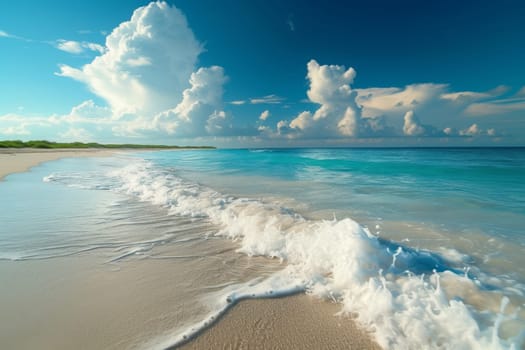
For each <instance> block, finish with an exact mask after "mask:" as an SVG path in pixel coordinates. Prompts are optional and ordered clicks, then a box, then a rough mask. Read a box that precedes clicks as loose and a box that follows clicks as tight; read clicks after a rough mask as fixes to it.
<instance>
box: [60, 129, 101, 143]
mask: <svg viewBox="0 0 525 350" xmlns="http://www.w3.org/2000/svg"><path fill="white" fill-rule="evenodd" d="M58 135H59V137H60V138H61V139H62V140H64V141H66V142H75V141H79V142H89V141H93V135H92V134H91V133H90V132H88V131H87V130H86V129H83V128H73V127H71V128H69V129H68V130H67V131H65V132H63V133H59V134H58Z"/></svg>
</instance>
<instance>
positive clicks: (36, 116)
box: [0, 0, 525, 147]
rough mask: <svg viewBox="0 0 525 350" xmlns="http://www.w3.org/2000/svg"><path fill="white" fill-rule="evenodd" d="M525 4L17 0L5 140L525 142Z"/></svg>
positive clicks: (2, 72)
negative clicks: (524, 19) (66, 0)
mask: <svg viewBox="0 0 525 350" xmlns="http://www.w3.org/2000/svg"><path fill="white" fill-rule="evenodd" d="M523 18H525V2H523V1H520V0H516V1H510V0H499V1H470V0H466V1H448V0H447V1H439V2H437V1H433V2H430V1H428V2H426V1H390V0H384V1H381V0H376V1H366V2H363V1H323V2H319V1H315V2H310V1H295V0H292V1H282V0H281V1H278V0H266V1H261V0H254V1H242V0H222V1H217V0H213V1H212V0H193V1H190V0H184V1H183V0H180V1H167V2H164V1H157V2H148V1H136V0H127V1H116V0H114V1H98V0H91V1H75V2H67V3H66V2H63V1H58V0H53V1H42V0H40V1H35V0H27V1H23V2H22V1H16V2H15V1H9V2H4V3H2V5H1V11H0V52H1V53H2V54H1V55H0V139H21V140H30V139H47V140H53V141H96V142H104V143H122V142H126V143H142V144H144V143H147V144H170V145H183V144H185V145H214V146H219V147H308V146H319V147H344V146H373V147H377V146H379V147H390V146H394V147H397V146H422V147H426V146H525V39H524V38H525V21H523Z"/></svg>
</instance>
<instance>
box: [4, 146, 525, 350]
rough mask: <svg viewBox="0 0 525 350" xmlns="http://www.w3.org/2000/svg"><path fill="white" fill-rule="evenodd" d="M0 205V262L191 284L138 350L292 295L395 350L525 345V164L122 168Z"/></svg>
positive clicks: (285, 156) (498, 152)
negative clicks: (325, 304)
mask: <svg viewBox="0 0 525 350" xmlns="http://www.w3.org/2000/svg"><path fill="white" fill-rule="evenodd" d="M0 198H2V201H1V202H0V222H1V227H0V259H2V260H5V261H10V262H12V263H15V264H16V263H19V262H22V261H25V260H39V259H60V258H61V257H66V256H85V255H90V254H92V255H96V256H97V257H98V258H101V259H102V261H103V263H104V264H110V265H112V266H113V265H115V266H120V267H122V268H125V266H126V264H129V263H131V262H133V263H134V264H141V263H146V262H147V261H151V260H154V259H155V260H159V261H160V260H166V261H169V262H170V263H172V264H173V265H171V266H173V268H174V269H176V270H177V271H186V272H187V273H186V274H184V275H183V276H181V277H180V278H181V282H180V283H179V284H178V287H177V289H178V290H177V292H178V293H180V298H179V299H180V305H177V306H176V307H175V306H174V307H175V309H174V310H175V311H174V313H175V314H178V315H179V316H180V317H176V320H175V321H173V322H172V327H171V329H170V330H168V331H165V332H163V333H162V334H158V335H155V336H151V335H149V336H150V337H151V339H142V340H141V342H139V343H140V345H141V346H143V347H147V348H149V347H158V348H163V347H166V346H169V345H173V344H177V343H180V342H184V341H185V340H186V339H188V338H189V337H191V336H192V334H195V333H196V332H198V331H199V330H200V329H202V328H205V327H207V326H208V325H209V324H210V323H211V322H214V321H215V320H216V319H217V318H219V317H220V315H221V314H222V313H223V312H224V311H225V310H226V309H228V308H229V307H230V306H231V305H234V304H235V302H236V301H238V300H241V299H244V298H266V297H275V296H281V295H286V294H292V293H297V292H306V293H309V294H312V295H314V296H317V297H319V298H323V299H326V300H328V301H331V302H335V303H338V304H339V305H340V310H341V314H342V315H345V317H353V318H355V319H356V321H357V322H358V323H359V324H360V325H361V326H362V327H363V328H365V329H367V330H369V331H371V332H372V333H371V334H372V336H373V337H374V338H375V340H376V341H377V342H378V343H379V344H380V345H381V346H383V347H384V348H387V349H422V348H425V349H431V348H436V349H441V348H443V349H500V348H501V349H512V348H514V349H522V348H524V346H525V310H524V309H525V255H524V252H525V231H524V227H525V149H517V148H514V149H513V148H502V149H475V148H472V149H253V150H248V149H244V150H214V151H207V150H200V151H198V150H196V151H155V152H138V153H122V154H117V155H115V156H114V157H109V158H82V159H63V160H59V161H54V162H49V163H45V164H43V165H41V166H38V167H36V168H34V169H33V170H32V171H31V172H29V173H25V174H15V175H11V176H8V177H7V179H6V181H5V182H3V183H0ZM50 203H52V205H51V204H50ZM28 219H29V220H28ZM188 271H189V272H188ZM196 305H198V306H196ZM334 317H335V316H334ZM139 343H137V344H139Z"/></svg>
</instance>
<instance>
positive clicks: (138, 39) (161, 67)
mask: <svg viewBox="0 0 525 350" xmlns="http://www.w3.org/2000/svg"><path fill="white" fill-rule="evenodd" d="M202 51H203V48H202V45H201V44H200V43H199V42H198V41H197V40H196V38H195V36H194V35H193V32H192V31H191V29H190V28H189V26H188V23H187V21H186V18H185V17H184V15H183V14H182V12H181V11H180V10H179V9H177V8H176V7H173V6H169V5H168V4H167V3H166V2H152V3H150V4H149V5H147V6H144V7H140V8H138V9H136V10H135V11H134V12H133V15H132V17H131V19H130V20H129V21H126V22H123V23H121V24H120V25H119V26H118V27H117V28H115V29H114V30H113V31H112V33H111V34H110V35H109V36H108V37H107V38H106V48H105V51H104V53H103V54H102V55H100V56H98V57H96V58H95V59H94V60H93V61H92V62H91V63H89V64H86V65H85V66H83V67H82V68H81V69H77V68H73V67H70V66H67V65H62V66H60V72H59V73H58V75H61V76H64V77H70V78H73V79H75V80H78V81H81V82H83V83H85V84H86V85H87V86H88V87H89V88H90V90H91V91H92V92H93V93H95V94H96V95H98V96H100V97H102V98H103V99H104V100H106V101H107V102H108V104H109V105H110V107H111V108H112V110H113V111H114V112H115V114H116V115H118V116H121V115H125V114H136V115H140V116H153V115H155V114H157V113H160V112H162V111H165V110H167V109H169V108H172V107H173V106H175V105H177V103H178V102H179V101H180V97H181V94H182V92H183V91H184V90H185V89H186V88H187V87H188V86H189V77H190V75H191V74H192V72H193V71H194V69H195V64H196V62H197V57H198V55H199V54H200V53H201V52H202Z"/></svg>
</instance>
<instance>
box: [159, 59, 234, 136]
mask: <svg viewBox="0 0 525 350" xmlns="http://www.w3.org/2000/svg"><path fill="white" fill-rule="evenodd" d="M226 80H227V77H226V76H225V75H224V70H223V68H222V67H219V66H212V67H209V68H199V69H198V70H197V71H196V72H195V73H192V75H191V78H190V84H191V86H190V87H189V88H188V89H186V90H184V92H183V94H182V95H183V99H182V101H181V102H180V103H179V104H178V105H177V106H176V107H175V108H173V109H170V110H167V111H164V112H162V113H160V114H158V115H157V116H156V117H155V125H156V126H157V128H160V129H166V130H168V132H169V133H170V134H177V135H184V136H195V135H204V134H212V135H217V134H225V133H229V130H231V128H232V125H231V116H230V115H229V114H227V113H226V112H224V111H223V110H222V107H223V106H222V95H223V88H222V86H223V84H224V83H225V81H226Z"/></svg>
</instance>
